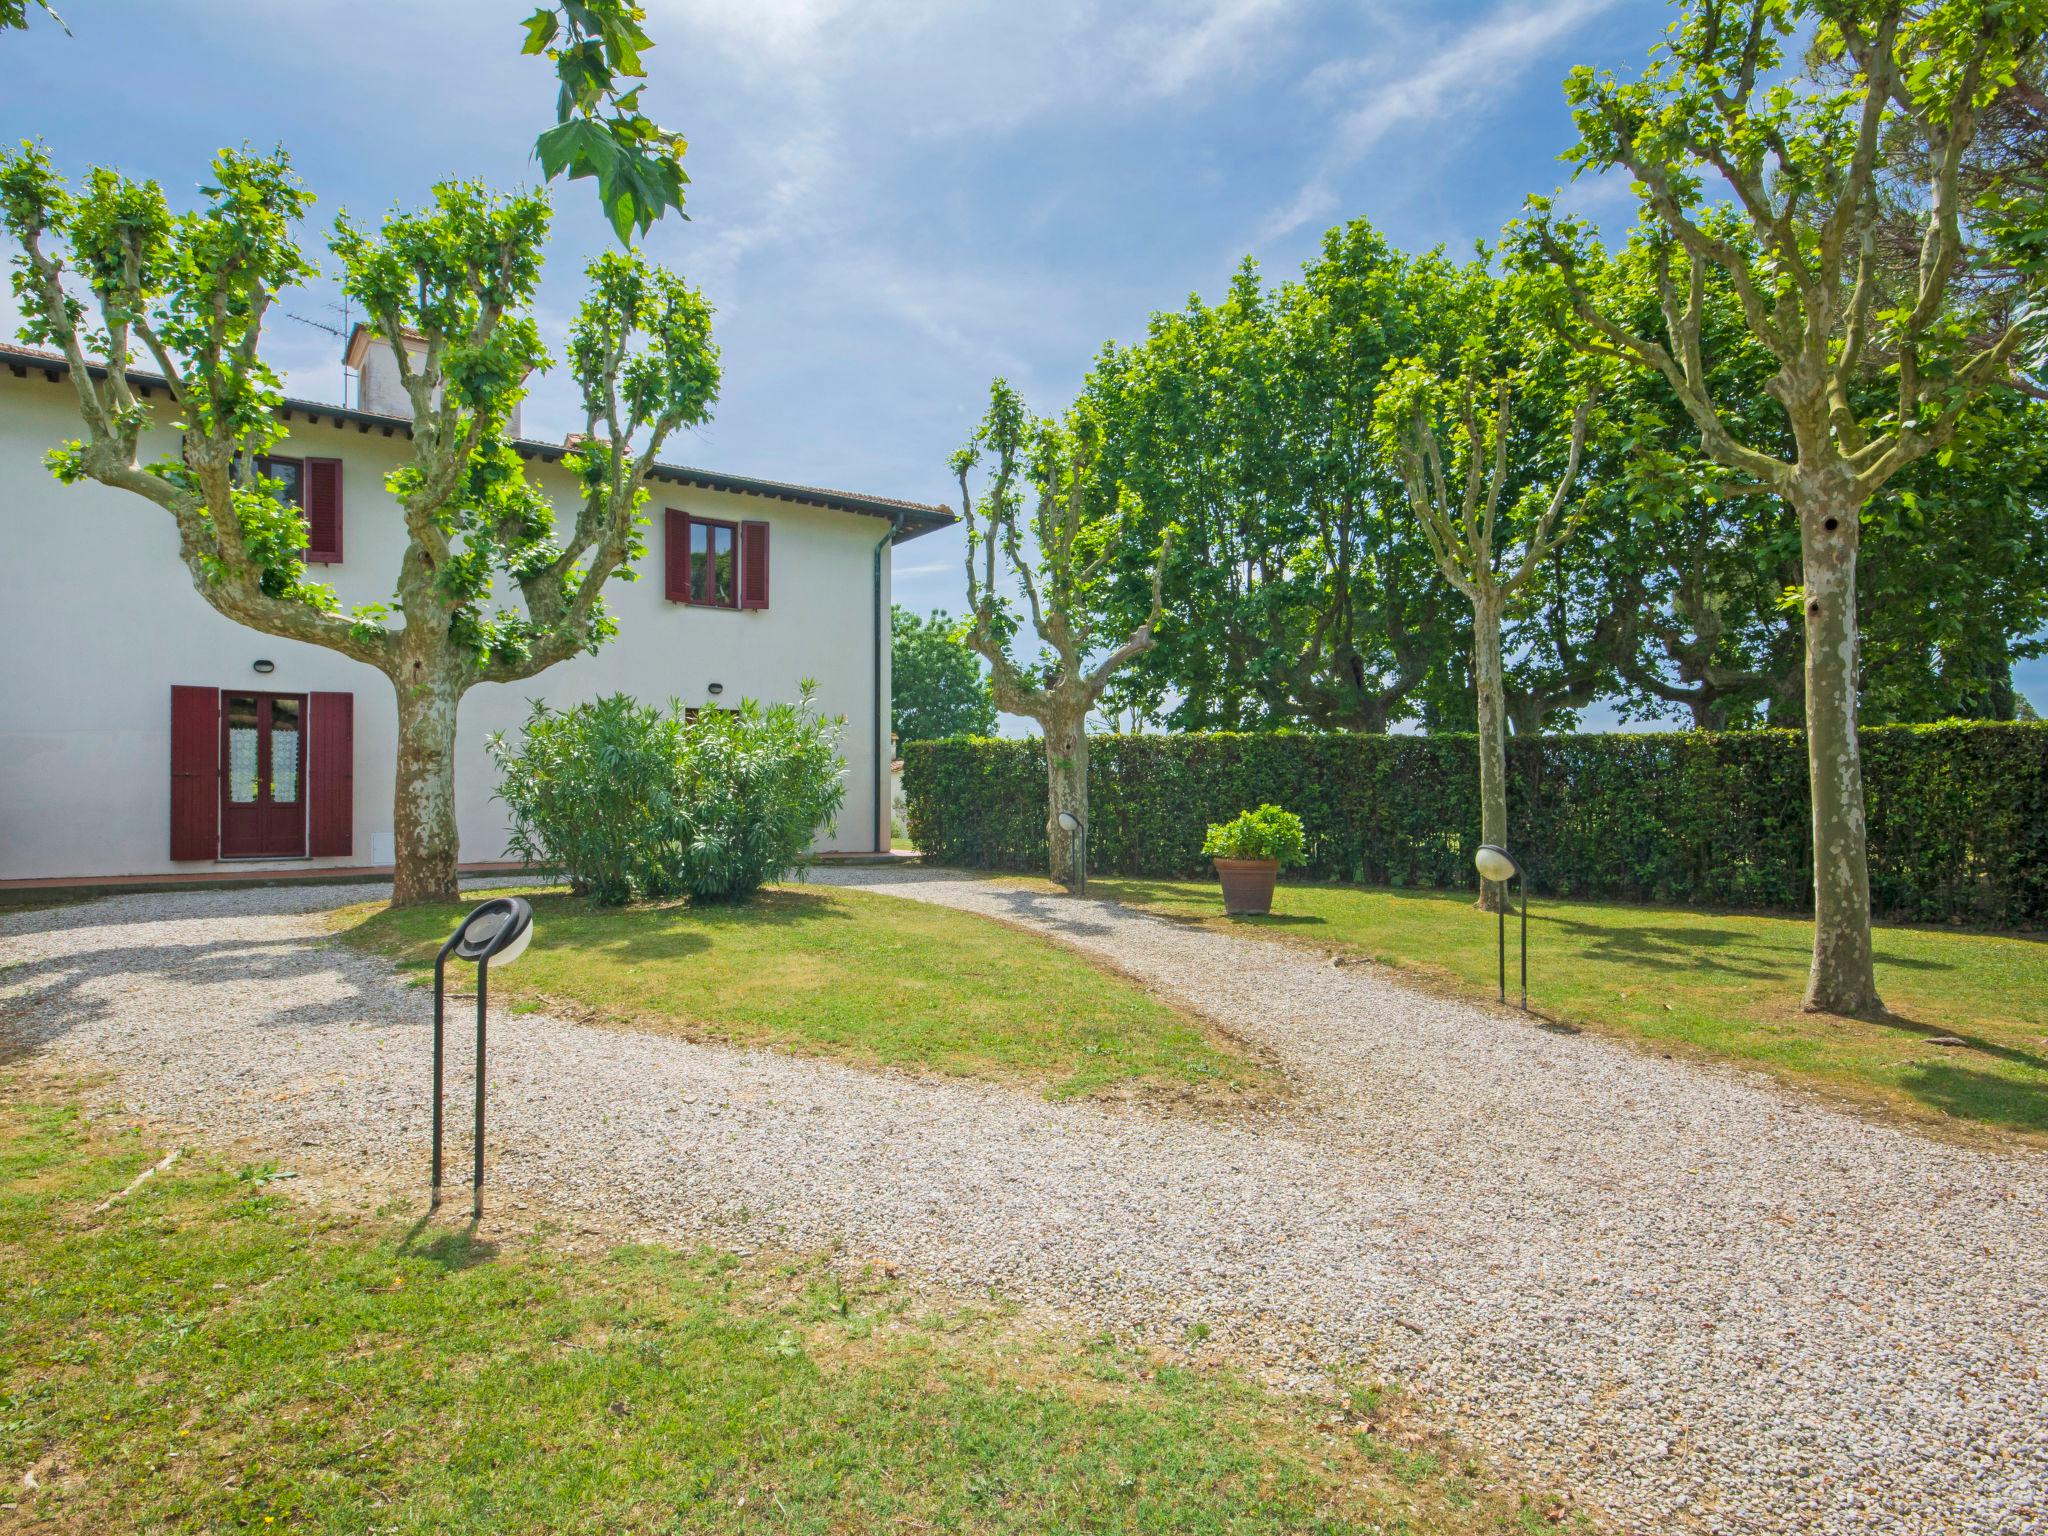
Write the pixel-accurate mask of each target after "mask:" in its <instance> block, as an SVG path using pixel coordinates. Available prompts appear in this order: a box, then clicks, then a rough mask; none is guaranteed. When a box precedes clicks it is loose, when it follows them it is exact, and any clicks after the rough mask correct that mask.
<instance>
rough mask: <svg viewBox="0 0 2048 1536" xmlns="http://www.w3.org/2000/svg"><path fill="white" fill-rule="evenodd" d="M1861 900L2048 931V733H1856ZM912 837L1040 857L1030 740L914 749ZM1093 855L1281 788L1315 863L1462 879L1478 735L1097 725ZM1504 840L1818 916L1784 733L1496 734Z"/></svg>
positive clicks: (1589, 884) (1577, 865)
mask: <svg viewBox="0 0 2048 1536" xmlns="http://www.w3.org/2000/svg"><path fill="white" fill-rule="evenodd" d="M1863 774H1864V783H1865V785H1866V788H1867V791H1868V794H1869V798H1870V880H1871V896H1872V904H1873V906H1874V907H1875V909H1876V910H1877V912H1878V913H1879V914H1880V915H1883V916H1886V917H1891V918H1897V919H1901V920H1907V921H1917V922H1944V921H1948V920H1950V919H1959V920H1961V921H1965V922H1970V923H1981V924H1986V925H1990V926H1995V927H2010V928H2025V927H2040V926H2043V925H2048V723H2041V724H2023V725H1974V724H1973V725H1931V726H1883V727H1879V728H1876V729H1873V730H1867V731H1865V732H1864V733H1863ZM903 788H904V796H905V799H906V801H907V804H908V811H909V826H910V836H911V840H912V841H913V842H914V843H915V844H916V845H917V847H918V848H920V849H922V850H923V851H924V852H925V853H926V855H928V856H929V857H931V858H933V859H935V860H937V861H938V862H940V863H945V864H955V865H963V866H966V867H969V868H980V869H1014V870H1042V869H1043V868H1044V867H1045V753H1044V748H1043V745H1042V744H1041V743H1040V742H1038V741H1036V740H1030V741H987V740H975V741H964V740H951V741H923V742H913V743H911V744H910V745H908V746H907V747H906V748H905V749H904V765H903ZM1088 794H1089V805H1090V812H1089V820H1090V831H1089V838H1088V854H1089V865H1090V867H1091V868H1092V869H1094V870H1096V871H1098V872H1100V873H1104V874H1120V875H1149V876H1169V875H1199V874H1202V873H1205V872H1206V870H1207V861H1206V860H1204V859H1203V857H1202V853H1201V849H1202V830H1203V828H1204V827H1205V826H1206V825H1207V824H1208V823H1209V822H1212V821H1223V820H1227V819H1228V818H1229V817H1232V816H1235V815H1236V814H1237V813H1238V812H1239V811H1241V810H1244V809H1245V808H1247V807H1249V806H1256V805H1261V804H1264V803H1267V802H1269V801H1270V802H1271V803H1273V804H1275V805H1281V806H1285V807H1286V808H1287V809H1288V810H1291V811H1294V812H1295V813H1297V814H1298V815H1299V816H1300V817H1301V818H1302V820H1303V822H1304V823H1306V825H1307V829H1308V866H1307V869H1306V871H1305V873H1308V874H1311V875H1319V876H1323V877H1325V878H1332V879H1342V880H1354V881H1361V882H1364V883H1367V884H1373V885H1416V886H1470V885H1472V884H1473V882H1474V879H1475V876H1474V875H1473V872H1472V850H1473V846H1474V845H1475V844H1476V843H1477V841H1478V827H1479V803H1478V801H1479V770H1478V759H1477V743H1476V741H1475V739H1474V738H1473V737H1471V736H1462V735H1443V736H1353V735H1329V736H1320V735H1296V734H1291V733H1290V734H1275V735H1220V734H1219V735H1195V736H1106V737H1098V738H1096V739H1095V740H1094V741H1093V742H1092V743H1091V744H1090V765H1089V776H1088ZM1508 811H1509V840H1510V843H1511V844H1512V846H1513V847H1514V848H1515V849H1516V851H1517V852H1518V853H1521V854H1523V855H1525V857H1526V862H1527V865H1528V868H1529V873H1530V877H1531V883H1532V885H1533V886H1534V888H1535V889H1536V890H1537V891H1538V892H1540V893H1545V894H1551V895H1571V896H1596V897H1612V898H1616V899H1619V900H1625V901H1647V902H1667V903H1678V904H1686V903H1690V904H1696V905H1700V906H1716V907H1724V906H1725V907H1759V908H1781V909H1783V910H1786V911H1804V910H1809V909H1810V907H1811V901H1812V896H1811V890H1812V869H1813V864H1812V850H1811V838H1810V834H1809V829H1808V810H1807V795H1806V748H1805V743H1804V740H1803V738H1802V737H1801V736H1800V735H1799V734H1798V733H1797V732H1793V731H1725V732H1704V731H1671V732H1655V733H1644V734H1640V735H1601V736H1547V737H1542V738H1539V739H1534V740H1520V741H1515V742H1512V743H1511V744H1510V745H1509V748H1508Z"/></svg>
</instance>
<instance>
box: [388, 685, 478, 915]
mask: <svg viewBox="0 0 2048 1536" xmlns="http://www.w3.org/2000/svg"><path fill="white" fill-rule="evenodd" d="M414 676H415V677H419V678H422V679H426V680H422V681H416V682H401V683H399V684H398V793H397V798H396V804H395V805H394V807H393V811H392V825H393V827H394V829H395V834H396V842H397V855H398V868H397V872H396V875H395V878H394V879H393V881H392V891H391V904H392V905H393V906H396V907H409V906H415V905H417V904H419V903H421V902H428V901H454V900H456V899H458V898H459V897H460V895H461V889H460V886H459V883H458V873H457V868H456V858H457V838H456V832H455V713H456V707H457V706H458V705H459V704H460V703H461V702H462V690H461V688H460V687H459V686H457V685H456V684H455V683H453V682H452V681H449V680H446V679H428V677H427V674H426V673H425V671H424V669H423V668H420V667H417V666H415V668H414Z"/></svg>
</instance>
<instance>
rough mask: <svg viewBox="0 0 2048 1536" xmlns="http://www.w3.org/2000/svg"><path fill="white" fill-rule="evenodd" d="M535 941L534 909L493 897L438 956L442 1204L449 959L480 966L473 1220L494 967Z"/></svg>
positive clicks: (437, 1153)
mask: <svg viewBox="0 0 2048 1536" xmlns="http://www.w3.org/2000/svg"><path fill="white" fill-rule="evenodd" d="M532 939H533V908H532V907H530V906H528V905H527V904H526V902H525V901H524V900H523V899H522V898H520V897H518V896H494V897H492V898H491V899H490V900H489V901H487V902H485V903H484V904H483V905H482V906H480V907H478V908H477V909H476V910H475V911H473V912H471V913H470V914H469V916H467V917H465V918H464V919H463V920H462V921H461V922H460V923H459V924H457V925H456V929H455V932H454V933H453V934H452V935H450V937H449V939H448V942H447V943H446V944H443V945H442V946H441V953H440V954H438V955H436V956H435V957H434V1195H433V1202H432V1203H433V1204H434V1205H437V1206H438V1205H439V1204H440V1203H441V1034H442V1031H441V1020H442V1003H443V1000H444V996H445V992H446V987H447V979H448V957H449V956H450V955H453V956H454V957H455V958H456V959H458V960H466V961H468V962H469V963H470V964H471V965H473V966H475V967H476V1169H475V1173H474V1175H473V1178H472V1195H471V1199H470V1217H471V1219H472V1220H477V1221H481V1220H482V1219H483V1214H484V1012H485V1007H486V1004H487V1002H488V999H489V996H490V975H491V963H492V962H493V961H496V962H497V963H498V964H499V965H510V964H511V963H512V962H513V961H514V960H517V959H518V958H519V957H520V956H521V955H523V954H525V953H526V946H527V945H528V944H529V943H530V942H532Z"/></svg>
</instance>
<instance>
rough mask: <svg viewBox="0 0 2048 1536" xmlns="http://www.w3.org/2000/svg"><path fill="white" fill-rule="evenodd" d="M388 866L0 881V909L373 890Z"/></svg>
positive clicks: (508, 864)
mask: <svg viewBox="0 0 2048 1536" xmlns="http://www.w3.org/2000/svg"><path fill="white" fill-rule="evenodd" d="M461 868H462V874H463V877H464V878H465V879H466V878H468V877H470V876H472V875H520V874H531V875H532V876H533V877H534V879H535V880H537V881H541V882H545V881H546V880H547V879H548V876H547V874H546V872H545V871H541V870H529V869H527V867H526V866H525V865H523V864H520V863H517V862H516V861H512V860H498V861H495V862H490V863H480V864H464V865H462V866H461ZM391 876H392V868H391V866H390V865H389V864H330V865H326V866H324V867H320V866H315V867H310V868H299V869H277V868H274V867H265V868H263V869H262V870H261V872H260V873H259V872H258V871H257V870H256V869H253V868H252V869H248V870H246V871H245V870H240V869H201V870H188V871H174V872H172V873H170V874H157V875H51V876H46V877H44V878H41V879H36V880H0V907H6V906H9V905H12V904H17V903H23V902H33V901H40V900H43V899H44V898H46V897H50V896H123V895H133V894H139V893H142V892H146V891H189V890H194V889H205V890H220V891H246V890H258V889H262V888H264V887H268V886H278V885H376V884H378V883H380V882H382V881H386V880H389V879H390V878H391Z"/></svg>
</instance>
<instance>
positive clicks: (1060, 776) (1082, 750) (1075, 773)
mask: <svg viewBox="0 0 2048 1536" xmlns="http://www.w3.org/2000/svg"><path fill="white" fill-rule="evenodd" d="M1043 724H1044V726H1045V780H1046V796H1045V841H1046V847H1047V848H1048V849H1049V850H1050V857H1049V859H1048V861H1047V862H1048V864H1049V866H1050V871H1051V874H1052V878H1053V880H1054V881H1056V882H1057V883H1058V884H1060V885H1063V886H1065V887H1066V888H1067V890H1068V891H1069V892H1071V893H1072V894H1073V895H1076V896H1080V895H1083V894H1085V893H1086V891H1087V889H1088V716H1087V711H1086V710H1083V711H1082V712H1081V713H1080V714H1079V715H1078V716H1076V715H1073V714H1072V713H1070V712H1067V711H1056V712H1054V713H1053V714H1051V715H1049V716H1048V717H1047V718H1046V719H1045V720H1044V722H1043ZM1062 813H1065V814H1066V815H1069V816H1071V817H1073V818H1074V822H1075V828H1074V830H1073V831H1071V832H1069V831H1068V830H1067V829H1066V828H1065V827H1064V826H1062V825H1061V824H1060V816H1061V814H1062Z"/></svg>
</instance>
